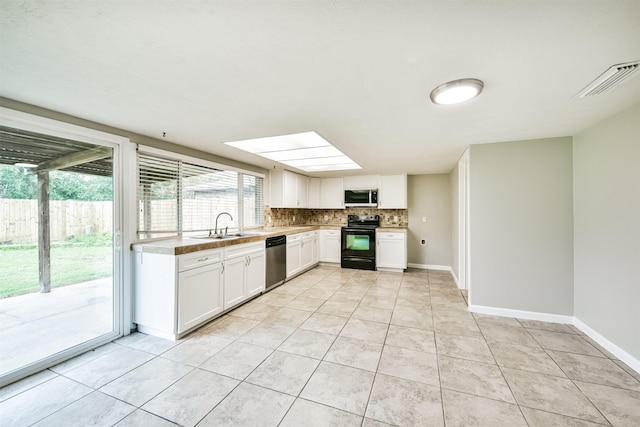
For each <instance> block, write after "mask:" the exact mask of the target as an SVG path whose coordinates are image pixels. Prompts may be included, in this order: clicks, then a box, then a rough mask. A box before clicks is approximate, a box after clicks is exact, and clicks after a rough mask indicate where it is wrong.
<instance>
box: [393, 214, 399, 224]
mask: <svg viewBox="0 0 640 427" xmlns="http://www.w3.org/2000/svg"><path fill="white" fill-rule="evenodd" d="M393 222H395V223H397V222H398V215H394V216H393Z"/></svg>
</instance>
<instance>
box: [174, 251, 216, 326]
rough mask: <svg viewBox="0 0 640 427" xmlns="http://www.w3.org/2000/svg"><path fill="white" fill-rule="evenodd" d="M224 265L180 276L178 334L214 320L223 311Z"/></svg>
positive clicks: (200, 269) (182, 273)
mask: <svg viewBox="0 0 640 427" xmlns="http://www.w3.org/2000/svg"><path fill="white" fill-rule="evenodd" d="M221 272H222V263H216V264H212V265H208V266H205V267H199V268H194V269H192V270H186V271H183V272H180V273H179V274H178V328H177V329H178V333H181V332H184V331H186V330H188V329H190V328H192V327H194V326H197V325H199V324H200V323H203V322H205V321H207V320H208V319H210V318H212V317H213V316H215V315H216V314H218V313H220V312H221V311H222V310H223V304H222V275H221Z"/></svg>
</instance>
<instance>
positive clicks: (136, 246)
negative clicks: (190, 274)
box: [131, 225, 325, 255]
mask: <svg viewBox="0 0 640 427" xmlns="http://www.w3.org/2000/svg"><path fill="white" fill-rule="evenodd" d="M320 228H325V227H324V226H323V227H320V226H318V225H309V226H297V227H269V228H262V229H257V230H247V231H246V233H247V234H251V235H250V236H244V237H234V238H231V239H222V240H215V239H196V238H192V237H183V238H175V239H164V240H153V241H146V242H145V241H143V242H137V243H133V244H132V245H131V250H133V251H136V252H146V253H154V254H164V255H184V254H188V253H191V252H198V251H204V250H207V249H218V248H224V247H225V246H231V245H238V244H241V243H252V242H259V241H264V240H266V239H267V238H268V237H275V236H280V235H282V234H285V235H289V234H296V233H304V232H305V231H313V230H319V229H320Z"/></svg>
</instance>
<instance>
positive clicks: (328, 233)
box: [320, 230, 340, 237]
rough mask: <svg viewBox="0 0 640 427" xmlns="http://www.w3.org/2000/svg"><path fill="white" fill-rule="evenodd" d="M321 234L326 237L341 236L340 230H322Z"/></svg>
mask: <svg viewBox="0 0 640 427" xmlns="http://www.w3.org/2000/svg"><path fill="white" fill-rule="evenodd" d="M320 234H321V235H322V236H324V237H327V236H340V230H320Z"/></svg>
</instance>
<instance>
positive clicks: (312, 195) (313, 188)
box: [309, 178, 322, 209]
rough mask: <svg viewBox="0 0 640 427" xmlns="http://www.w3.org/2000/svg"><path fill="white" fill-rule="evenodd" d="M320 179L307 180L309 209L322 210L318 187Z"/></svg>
mask: <svg viewBox="0 0 640 427" xmlns="http://www.w3.org/2000/svg"><path fill="white" fill-rule="evenodd" d="M321 184H322V178H309V209H322V204H321V201H320V186H321Z"/></svg>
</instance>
